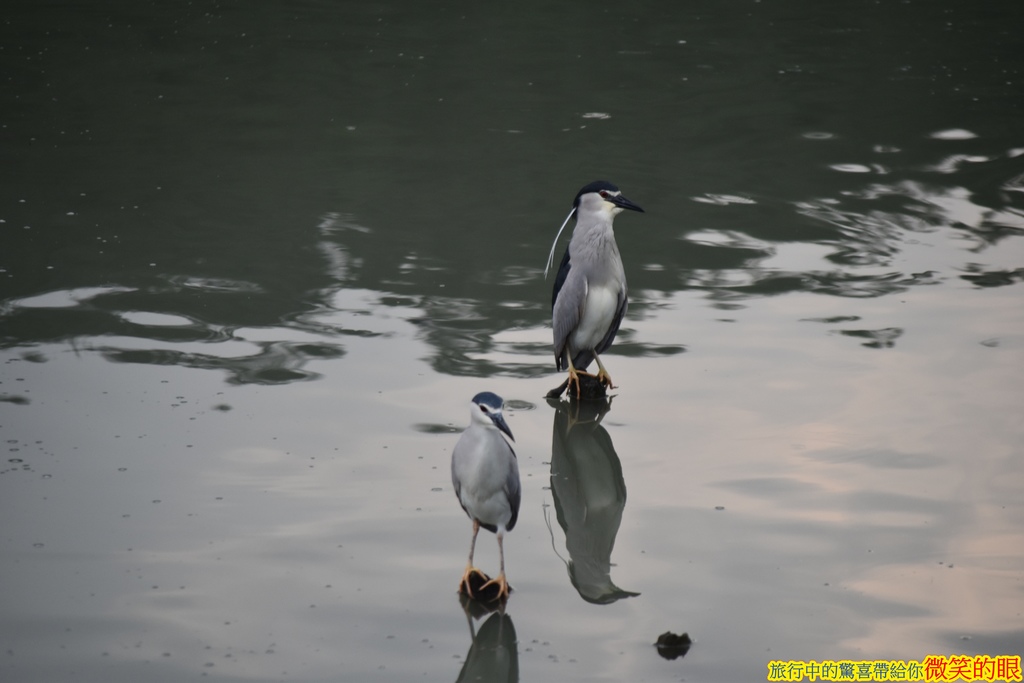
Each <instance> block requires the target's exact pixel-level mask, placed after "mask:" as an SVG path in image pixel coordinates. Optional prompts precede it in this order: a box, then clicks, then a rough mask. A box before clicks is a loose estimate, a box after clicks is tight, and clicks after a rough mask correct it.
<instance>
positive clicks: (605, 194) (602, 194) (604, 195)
mask: <svg viewBox="0 0 1024 683" xmlns="http://www.w3.org/2000/svg"><path fill="white" fill-rule="evenodd" d="M601 196H602V197H604V198H605V199H608V190H601Z"/></svg>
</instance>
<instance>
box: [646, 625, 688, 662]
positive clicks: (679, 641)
mask: <svg viewBox="0 0 1024 683" xmlns="http://www.w3.org/2000/svg"><path fill="white" fill-rule="evenodd" d="M692 644H693V641H692V640H690V634H689V633H681V634H678V635H677V634H675V633H672V631H665V632H664V633H662V634H661V635H660V636H658V640H656V641H655V642H654V646H655V647H657V648H658V654H659V655H661V656H662V657H664V658H665V659H679V658H680V657H682V656H683V655H685V654H686V653H687V652H689V651H690V646H691V645H692Z"/></svg>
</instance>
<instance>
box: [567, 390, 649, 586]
mask: <svg viewBox="0 0 1024 683" xmlns="http://www.w3.org/2000/svg"><path fill="white" fill-rule="evenodd" d="M548 403H549V404H550V405H551V406H552V407H553V408H554V409H555V414H554V421H553V424H552V427H551V496H552V498H553V499H554V503H555V515H556V517H557V519H558V525H559V526H560V527H562V531H563V532H565V548H566V550H567V551H568V552H569V561H568V562H567V563H566V567H567V569H568V571H569V580H570V581H571V582H572V585H573V587H574V588H575V589H576V591H577V592H578V593H579V594H580V597H581V598H583V599H584V600H586V601H587V602H590V603H594V604H598V605H607V604H610V603H613V602H616V601H617V600H621V599H622V598H631V597H634V596H636V595H640V594H639V593H634V592H631V591H627V590H623V589H621V588H619V587H618V586H616V585H615V583H614V582H613V581H612V578H611V567H612V549H613V548H614V547H615V537H616V536H617V535H618V533H619V525H620V524H621V522H622V511H623V509H625V507H626V481H625V479H624V478H623V476H622V464H621V463H620V462H619V456H618V454H617V453H616V452H615V446H614V444H613V443H612V439H611V437H610V436H609V435H608V431H607V430H606V429H605V428H604V427H603V426H602V425H601V420H602V419H603V418H604V416H605V415H606V414H607V413H608V411H609V410H611V402H610V401H608V400H602V401H558V400H554V399H549V400H548Z"/></svg>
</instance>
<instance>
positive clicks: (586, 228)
mask: <svg viewBox="0 0 1024 683" xmlns="http://www.w3.org/2000/svg"><path fill="white" fill-rule="evenodd" d="M623 209H629V210H630V211H640V212H641V213H642V212H643V209H641V208H640V207H639V206H637V205H636V204H634V203H633V202H631V201H629V200H628V199H626V198H625V197H623V196H622V193H621V192H620V191H619V188H617V187H616V186H615V185H613V184H611V183H609V182H608V181H605V180H598V181H596V182H593V183H590V184H589V185H585V186H584V187H583V188H582V189H580V191H579V192H577V193H576V199H575V200H574V201H573V204H572V211H570V212H569V215H568V216H566V218H565V223H562V227H561V228H559V230H558V235H561V234H562V230H563V229H564V228H565V225H566V223H568V222H569V219H570V218H571V217H572V215H573V214H574V213H575V214H576V228H575V229H574V230H573V232H572V239H571V240H569V246H568V247H566V249H565V256H563V257H562V264H561V265H560V266H559V268H558V275H557V277H555V287H554V291H553V292H552V294H551V328H552V332H553V336H554V343H555V344H554V345H555V367H556V368H557V369H558V370H563V369H566V368H568V370H569V377H568V378H567V379H566V381H565V383H563V384H562V385H561V386H559V387H558V388H557V389H554V390H552V391H551V392H550V393H549V394H548V396H551V397H557V396H559V395H561V393H562V391H563V390H564V389H565V388H566V387H567V386H569V385H571V384H574V383H575V384H576V396H577V397H579V395H580V378H579V376H580V374H587V373H586V372H584V371H585V370H586V369H587V366H589V365H590V361H592V360H596V361H597V367H598V373H597V378H598V380H599V381H600V382H601V383H602V384H604V385H605V386H606V387H609V388H614V385H613V384H612V378H611V377H610V376H609V375H608V371H607V370H605V367H604V365H603V364H602V363H601V358H600V356H599V355H598V354H601V353H604V352H605V350H607V349H608V347H609V346H611V345H612V341H613V340H614V339H615V334H616V333H617V332H618V331H619V324H620V323H621V322H622V317H623V316H624V315H626V305H627V304H628V302H629V298H628V297H627V296H626V272H625V271H624V270H623V268H622V258H621V257H620V256H619V247H618V245H617V244H615V233H614V231H613V230H612V222H613V221H614V220H615V215H616V214H618V213H620V212H621V211H622V210H623ZM558 235H556V236H555V244H557V243H558ZM555 244H552V245H551V254H549V255H548V265H547V268H545V269H544V276H545V277H547V272H548V268H550V267H551V261H552V256H553V255H554V253H555Z"/></svg>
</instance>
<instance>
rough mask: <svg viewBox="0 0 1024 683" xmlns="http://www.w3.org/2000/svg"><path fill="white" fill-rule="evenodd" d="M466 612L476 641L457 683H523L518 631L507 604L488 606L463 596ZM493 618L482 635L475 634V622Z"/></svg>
mask: <svg viewBox="0 0 1024 683" xmlns="http://www.w3.org/2000/svg"><path fill="white" fill-rule="evenodd" d="M459 602H460V603H461V604H462V610H463V612H465V613H466V622H467V623H468V624H469V635H470V636H471V637H472V638H473V642H472V644H471V645H470V646H469V652H467V653H466V661H465V662H463V664H462V669H461V670H460V671H459V677H458V678H457V679H456V683H463V682H464V681H466V682H468V681H493V682H494V683H506V682H507V683H513V682H518V681H519V650H518V649H517V648H516V627H515V626H514V625H513V623H512V617H510V616H509V615H507V614H505V608H504V603H500V606H499V607H497V608H495V607H494V605H495V604H498V603H488V604H486V605H485V604H484V603H482V602H480V601H478V600H474V599H473V598H470V597H467V596H466V595H462V594H460V595H459ZM486 614H490V616H489V617H487V620H486V621H484V623H483V625H482V626H481V627H480V630H479V631H476V630H474V628H473V620H474V619H480V618H481V617H482V616H484V615H486Z"/></svg>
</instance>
